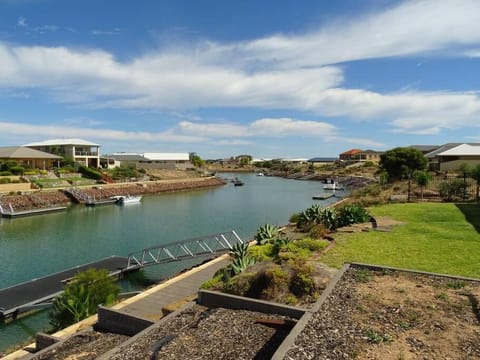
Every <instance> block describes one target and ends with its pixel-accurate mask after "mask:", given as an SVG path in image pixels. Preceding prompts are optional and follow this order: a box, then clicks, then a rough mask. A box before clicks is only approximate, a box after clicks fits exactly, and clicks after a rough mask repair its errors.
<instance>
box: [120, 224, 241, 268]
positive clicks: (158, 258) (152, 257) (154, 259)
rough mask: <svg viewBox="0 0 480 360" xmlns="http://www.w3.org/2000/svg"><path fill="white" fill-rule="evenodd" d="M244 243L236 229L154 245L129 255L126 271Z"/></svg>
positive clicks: (227, 248) (210, 252)
mask: <svg viewBox="0 0 480 360" xmlns="http://www.w3.org/2000/svg"><path fill="white" fill-rule="evenodd" d="M238 243H243V240H242V239H241V238H240V237H239V236H238V235H237V233H236V232H235V231H234V230H231V231H228V232H222V233H218V234H212V235H206V236H201V237H196V238H192V239H186V240H181V241H176V242H172V243H168V244H162V245H157V246H152V247H149V248H146V249H143V250H140V251H136V252H133V253H130V254H129V255H128V261H127V267H126V268H125V269H124V270H125V271H129V270H133V269H138V268H142V267H145V266H150V265H157V264H163V263H167V262H171V261H179V260H184V259H189V258H195V257H197V256H204V255H213V254H219V253H224V252H227V251H230V250H232V249H233V246H234V245H235V244H238Z"/></svg>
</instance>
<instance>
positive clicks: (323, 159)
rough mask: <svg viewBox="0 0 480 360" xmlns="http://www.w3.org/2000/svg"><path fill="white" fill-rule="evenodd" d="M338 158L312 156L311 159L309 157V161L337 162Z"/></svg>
mask: <svg viewBox="0 0 480 360" xmlns="http://www.w3.org/2000/svg"><path fill="white" fill-rule="evenodd" d="M337 160H338V158H336V157H314V158H311V159H308V160H307V161H308V162H323V163H325V162H335V161H337Z"/></svg>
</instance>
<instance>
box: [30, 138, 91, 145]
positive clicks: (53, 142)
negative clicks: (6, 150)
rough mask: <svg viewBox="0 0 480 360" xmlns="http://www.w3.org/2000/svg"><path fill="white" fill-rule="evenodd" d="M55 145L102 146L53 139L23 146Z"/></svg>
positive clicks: (79, 141)
mask: <svg viewBox="0 0 480 360" xmlns="http://www.w3.org/2000/svg"><path fill="white" fill-rule="evenodd" d="M54 145H82V146H100V145H99V144H95V143H93V142H90V141H87V140H82V139H51V140H46V141H41V142H33V143H30V144H26V145H23V146H54Z"/></svg>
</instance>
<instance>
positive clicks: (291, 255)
mask: <svg viewBox="0 0 480 360" xmlns="http://www.w3.org/2000/svg"><path fill="white" fill-rule="evenodd" d="M311 253H312V252H311V251H310V250H309V249H308V248H306V247H300V246H298V241H295V242H291V243H288V244H286V245H283V246H281V247H280V248H279V251H278V258H279V259H280V260H282V261H290V260H295V259H299V258H301V259H305V258H307V257H309V256H310V255H311Z"/></svg>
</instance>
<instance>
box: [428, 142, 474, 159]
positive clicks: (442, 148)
mask: <svg viewBox="0 0 480 360" xmlns="http://www.w3.org/2000/svg"><path fill="white" fill-rule="evenodd" d="M462 144H468V145H472V146H480V144H479V143H447V144H444V145H442V146H438V147H437V149H435V150H433V151H431V152H429V153H427V154H425V157H426V158H429V159H432V158H434V157H435V156H437V155H439V154H441V153H444V152H445V151H447V150H450V149H453V148H456V147H457V146H459V145H462Z"/></svg>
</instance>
